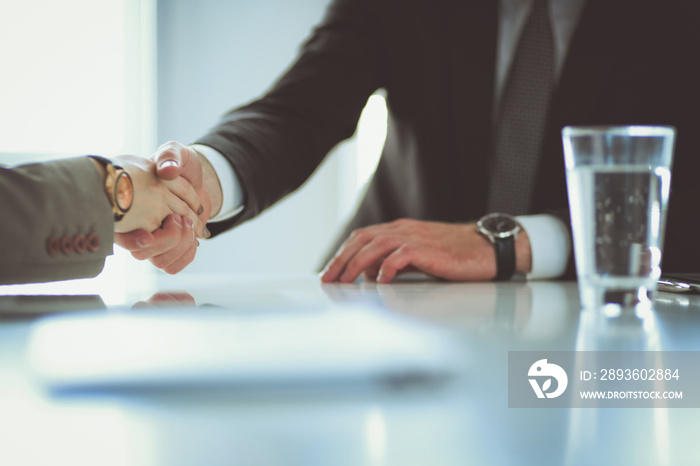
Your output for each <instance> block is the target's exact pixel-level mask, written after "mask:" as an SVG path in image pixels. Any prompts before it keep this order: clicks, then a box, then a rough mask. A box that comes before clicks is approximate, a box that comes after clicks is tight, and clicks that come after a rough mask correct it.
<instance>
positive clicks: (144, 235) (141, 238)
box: [114, 230, 156, 252]
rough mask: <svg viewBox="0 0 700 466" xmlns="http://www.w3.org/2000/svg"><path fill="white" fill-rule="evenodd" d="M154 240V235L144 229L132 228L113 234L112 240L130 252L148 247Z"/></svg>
mask: <svg viewBox="0 0 700 466" xmlns="http://www.w3.org/2000/svg"><path fill="white" fill-rule="evenodd" d="M155 240H156V239H155V237H154V236H153V235H152V234H151V233H149V232H147V231H146V230H134V231H131V232H129V233H115V234H114V242H115V243H117V245H119V246H121V247H122V248H124V249H126V250H127V251H131V252H134V251H139V250H141V249H145V248H148V247H150V246H152V245H153V243H154V242H155Z"/></svg>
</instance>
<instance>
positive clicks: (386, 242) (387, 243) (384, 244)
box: [372, 235, 394, 249]
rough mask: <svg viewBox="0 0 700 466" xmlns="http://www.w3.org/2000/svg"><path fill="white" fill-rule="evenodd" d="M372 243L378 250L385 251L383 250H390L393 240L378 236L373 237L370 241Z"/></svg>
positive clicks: (388, 237)
mask: <svg viewBox="0 0 700 466" xmlns="http://www.w3.org/2000/svg"><path fill="white" fill-rule="evenodd" d="M372 242H373V243H374V244H376V245H377V246H379V247H380V248H382V249H385V248H390V247H391V246H392V245H393V243H394V239H393V238H391V237H390V236H386V235H380V236H377V237H375V238H374V239H373V240H372Z"/></svg>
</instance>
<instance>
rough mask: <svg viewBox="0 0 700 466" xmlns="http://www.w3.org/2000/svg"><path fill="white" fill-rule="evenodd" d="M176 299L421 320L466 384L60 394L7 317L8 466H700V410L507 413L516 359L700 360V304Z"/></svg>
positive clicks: (409, 290) (319, 291) (367, 288)
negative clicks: (665, 356) (624, 313)
mask: <svg viewBox="0 0 700 466" xmlns="http://www.w3.org/2000/svg"><path fill="white" fill-rule="evenodd" d="M168 286H169V287H170V286H172V288H175V289H181V290H182V289H184V290H186V291H187V293H188V296H190V297H191V299H192V300H194V302H195V303H196V305H197V306H203V305H204V306H207V307H212V306H221V307H225V308H231V309H241V308H245V309H247V310H251V309H252V310H256V309H260V310H266V309H268V310H269V309H271V308H274V309H286V310H289V312H295V309H303V308H304V307H307V306H327V305H331V304H334V303H341V304H343V303H354V304H358V305H361V306H363V305H368V306H373V307H376V308H379V309H381V310H382V311H383V312H387V311H388V312H390V313H396V314H399V315H406V316H410V318H411V319H413V320H416V321H418V322H421V323H423V324H424V325H426V326H438V327H440V328H442V329H446V330H447V331H449V332H450V333H451V334H452V335H455V336H457V338H458V339H459V340H460V341H461V342H462V343H463V346H462V347H461V350H460V351H462V353H460V354H458V355H457V356H458V359H459V358H462V359H463V361H464V367H465V368H466V369H465V370H464V371H463V372H461V375H460V376H459V377H458V378H456V379H455V380H451V381H450V382H449V383H445V384H438V385H435V386H422V387H413V388H412V387H408V388H405V389H394V390H389V389H384V390H354V389H351V388H348V389H343V387H337V388H336V389H325V390H320V391H319V390H313V389H309V390H305V389H301V390H293V391H276V392H264V393H254V392H252V393H251V392H240V391H235V390H230V391H229V390H226V389H225V388H224V389H219V390H215V391H211V390H198V389H186V390H172V389H171V390H150V391H145V392H137V393H130V392H119V391H118V390H117V391H107V392H102V391H99V390H98V391H85V392H78V393H70V394H61V393H54V392H50V391H47V390H46V389H45V387H43V386H42V385H41V384H39V383H38V382H37V381H36V380H35V379H34V378H33V377H32V376H31V374H30V372H29V371H28V370H27V367H26V364H25V360H24V350H25V346H26V344H27V339H28V336H29V334H30V331H31V328H32V325H34V324H35V322H36V321H37V320H36V318H22V317H18V316H12V317H7V316H6V317H4V318H2V320H0V465H3V466H14V465H54V464H55V465H71V466H81V465H91V466H92V465H100V466H106V465H130V466H140V465H168V466H179V465H207V466H214V465H275V466H277V465H304V466H313V465H323V466H329V465H444V466H447V465H468V464H469V465H471V464H474V465H538V466H539V465H593V464H596V465H597V464H610V465H673V466H675V465H698V464H700V410H698V409H663V408H655V409H651V408H646V409H629V408H627V409H625V408H609V409H595V408H572V409H516V408H509V407H508V381H507V378H508V372H507V365H508V352H509V351H527V350H532V351H535V350H536V351H575V350H589V351H600V350H625V351H627V350H644V351H661V350H663V351H700V296H698V297H696V296H686V295H675V294H669V293H659V294H658V296H657V299H656V301H655V309H654V311H652V312H650V313H649V314H647V315H645V316H643V318H639V317H636V316H632V317H629V316H628V318H622V319H608V318H602V317H601V316H595V315H591V313H590V312H588V311H586V312H582V311H580V309H579V305H578V292H577V288H576V284H575V283H570V282H568V283H567V282H528V283H524V282H521V283H503V284H493V283H477V284H459V283H445V282H435V281H420V280H406V281H402V282H398V283H394V284H390V285H377V284H374V283H355V284H333V285H322V284H321V283H320V282H319V280H318V278H316V277H313V276H308V277H274V276H271V277H252V278H251V277H247V278H246V277H226V276H209V277H201V279H200V280H198V282H197V283H191V282H190V283H187V284H185V283H182V282H178V280H177V279H173V280H172V282H170V283H169V284H168ZM161 296H163V295H161ZM144 298H146V297H145V296H144V297H143V298H141V299H144ZM188 299H190V298H188ZM136 300H137V298H134V300H133V301H132V302H129V303H127V304H129V305H128V306H127V308H130V307H131V306H130V304H132V303H135V301H136ZM151 301H152V300H151ZM199 309H201V307H199ZM124 312H138V308H134V309H133V310H128V311H124ZM193 312H196V311H193ZM270 344H271V345H274V342H270ZM698 363H699V364H700V360H699V361H698Z"/></svg>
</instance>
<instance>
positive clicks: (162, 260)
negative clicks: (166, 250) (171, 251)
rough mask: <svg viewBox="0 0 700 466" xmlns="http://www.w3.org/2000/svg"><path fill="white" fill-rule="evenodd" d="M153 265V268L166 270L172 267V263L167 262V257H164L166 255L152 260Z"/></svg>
mask: <svg viewBox="0 0 700 466" xmlns="http://www.w3.org/2000/svg"><path fill="white" fill-rule="evenodd" d="M151 264H153V266H154V267H156V268H159V269H161V270H166V268H167V267H168V266H169V265H170V262H169V261H168V260H167V257H164V255H160V256H156V257H153V258H151ZM166 271H167V270H166Z"/></svg>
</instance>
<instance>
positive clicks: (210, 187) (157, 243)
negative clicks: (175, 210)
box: [116, 142, 223, 274]
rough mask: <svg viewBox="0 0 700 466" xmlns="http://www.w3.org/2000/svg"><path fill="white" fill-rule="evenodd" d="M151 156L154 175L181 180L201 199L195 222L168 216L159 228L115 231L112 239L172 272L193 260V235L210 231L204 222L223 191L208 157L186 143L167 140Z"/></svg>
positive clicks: (216, 209) (215, 209)
mask: <svg viewBox="0 0 700 466" xmlns="http://www.w3.org/2000/svg"><path fill="white" fill-rule="evenodd" d="M151 160H152V162H153V164H154V166H155V167H156V174H157V176H158V177H159V178H160V179H162V180H169V181H166V183H179V182H182V181H184V182H186V184H188V185H189V186H191V188H192V189H193V190H194V192H195V193H196V195H197V196H198V198H199V200H200V201H201V203H200V204H199V206H197V208H196V212H197V214H198V216H199V222H193V224H192V225H190V224H189V223H188V222H186V221H181V222H179V223H178V222H177V218H169V219H168V221H167V222H166V223H164V225H163V228H162V229H160V230H155V231H152V232H151V233H149V231H151V230H138V231H133V232H131V233H126V234H117V235H116V243H117V244H118V245H120V246H121V247H123V248H125V249H127V250H129V251H131V254H132V256H134V257H135V258H136V259H139V260H145V259H148V260H150V261H151V262H152V263H153V265H155V266H156V267H158V268H160V269H163V270H164V271H166V272H167V273H170V274H175V273H177V272H179V271H181V270H182V269H184V268H185V267H186V266H187V265H188V264H189V263H190V262H192V260H194V257H195V254H196V251H197V249H196V246H197V245H198V244H199V243H198V242H197V240H196V238H195V236H197V237H200V238H208V237H209V236H210V235H211V234H210V233H209V230H208V229H207V228H206V226H205V223H206V221H207V220H208V219H209V218H210V216H211V215H212V214H214V215H215V214H216V213H218V212H219V210H220V209H221V203H222V199H223V194H222V191H221V185H220V184H219V178H218V176H217V175H216V172H215V171H214V168H213V167H212V166H211V164H210V163H209V161H208V160H207V159H206V158H205V157H203V156H201V155H200V154H199V153H197V152H196V151H195V150H194V149H192V148H190V147H188V146H185V145H183V144H180V143H178V142H167V143H165V144H163V145H162V146H160V147H159V148H158V150H157V151H156V153H155V154H154V155H153V157H152V158H151ZM168 186H170V185H169V184H168ZM192 228H194V230H193V231H194V235H193V234H192V231H191V230H192Z"/></svg>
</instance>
